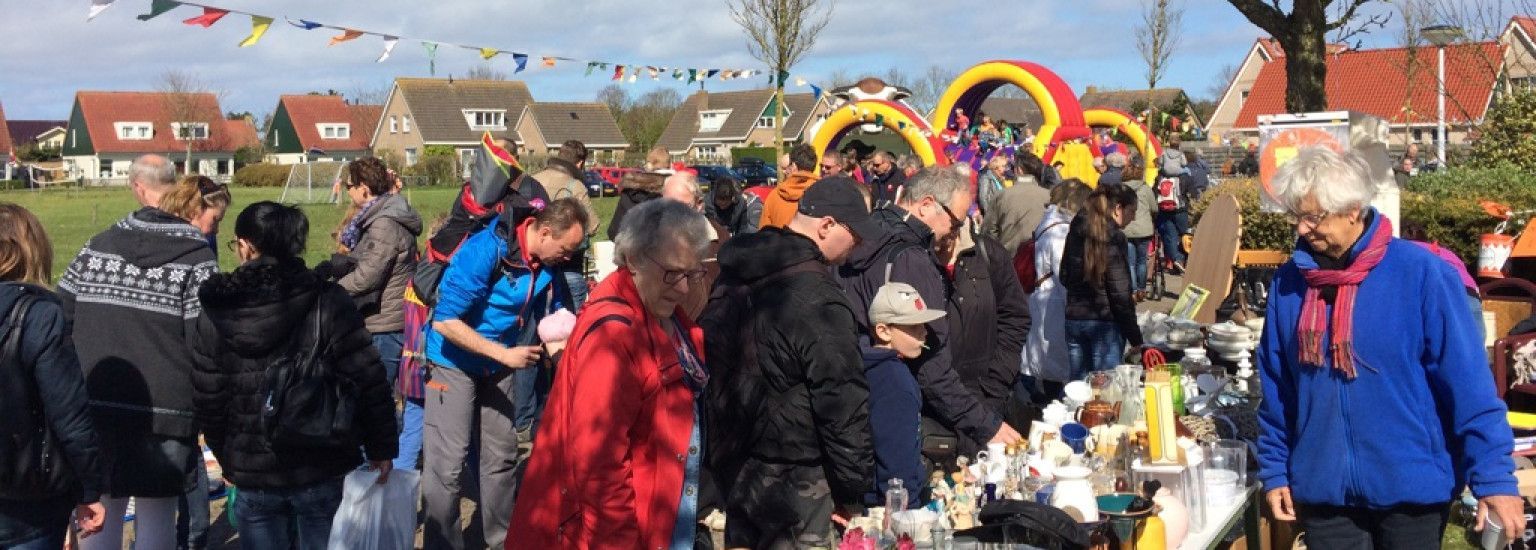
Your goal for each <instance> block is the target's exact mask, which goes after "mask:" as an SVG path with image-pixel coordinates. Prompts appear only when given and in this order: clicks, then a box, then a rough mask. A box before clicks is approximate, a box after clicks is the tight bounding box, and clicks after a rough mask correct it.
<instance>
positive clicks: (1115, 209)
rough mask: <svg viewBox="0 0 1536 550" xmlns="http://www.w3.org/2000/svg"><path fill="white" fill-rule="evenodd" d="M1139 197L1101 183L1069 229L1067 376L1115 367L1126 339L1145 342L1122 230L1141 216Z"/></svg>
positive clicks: (1064, 260) (1065, 260) (1065, 261)
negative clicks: (1068, 367)
mask: <svg viewBox="0 0 1536 550" xmlns="http://www.w3.org/2000/svg"><path fill="white" fill-rule="evenodd" d="M1136 201H1137V199H1136V191H1134V190H1132V189H1131V188H1129V187H1126V186H1124V185H1108V186H1104V187H1100V188H1098V189H1096V190H1094V192H1093V194H1092V195H1089V196H1088V201H1087V203H1085V204H1084V205H1083V209H1082V211H1081V212H1078V214H1077V217H1076V218H1073V219H1072V225H1071V226H1070V227H1069V228H1068V229H1067V241H1066V247H1065V249H1064V250H1063V252H1062V257H1061V278H1060V282H1061V284H1063V285H1064V286H1066V289H1067V311H1066V325H1065V328H1066V337H1067V358H1068V361H1069V362H1070V364H1071V368H1072V372H1071V377H1070V378H1068V380H1075V379H1078V378H1081V377H1082V376H1083V375H1085V374H1087V373H1089V372H1094V371H1101V370H1106V369H1111V368H1114V366H1115V365H1117V364H1119V363H1120V357H1121V355H1122V354H1123V353H1124V352H1125V343H1126V341H1130V343H1131V345H1133V346H1137V347H1140V346H1141V345H1142V341H1141V329H1140V327H1139V326H1138V325H1137V324H1136V301H1135V300H1134V299H1133V298H1132V296H1131V292H1132V288H1131V271H1130V264H1129V263H1128V262H1127V260H1126V251H1127V250H1129V249H1128V248H1127V245H1126V239H1125V232H1124V231H1123V229H1124V227H1125V226H1126V224H1129V223H1130V222H1131V219H1132V218H1134V217H1135V216H1136Z"/></svg>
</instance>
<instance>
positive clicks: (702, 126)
mask: <svg viewBox="0 0 1536 550" xmlns="http://www.w3.org/2000/svg"><path fill="white" fill-rule="evenodd" d="M730 116H731V110H730V109H714V110H710V111H699V131H700V132H719V131H720V128H721V127H723V126H725V119H727V118H730Z"/></svg>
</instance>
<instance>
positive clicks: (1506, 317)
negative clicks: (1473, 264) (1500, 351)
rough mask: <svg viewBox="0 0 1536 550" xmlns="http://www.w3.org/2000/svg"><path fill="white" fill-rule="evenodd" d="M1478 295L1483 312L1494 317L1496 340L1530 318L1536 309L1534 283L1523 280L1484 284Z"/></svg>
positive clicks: (1503, 280)
mask: <svg viewBox="0 0 1536 550" xmlns="http://www.w3.org/2000/svg"><path fill="white" fill-rule="evenodd" d="M1478 294H1480V295H1481V296H1482V299H1483V311H1488V312H1492V313H1493V315H1494V330H1493V334H1494V336H1495V337H1496V338H1501V337H1503V336H1504V335H1506V334H1509V329H1511V328H1514V326H1515V324H1516V323H1519V322H1520V321H1524V320H1525V319H1526V318H1528V317H1530V316H1531V312H1532V308H1533V307H1536V283H1532V282H1530V281H1527V280H1525V279H1520V278H1515V277H1508V278H1504V279H1498V280H1495V281H1491V282H1488V283H1484V284H1483V285H1482V286H1481V287H1478Z"/></svg>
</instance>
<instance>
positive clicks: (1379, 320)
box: [1258, 214, 1518, 509]
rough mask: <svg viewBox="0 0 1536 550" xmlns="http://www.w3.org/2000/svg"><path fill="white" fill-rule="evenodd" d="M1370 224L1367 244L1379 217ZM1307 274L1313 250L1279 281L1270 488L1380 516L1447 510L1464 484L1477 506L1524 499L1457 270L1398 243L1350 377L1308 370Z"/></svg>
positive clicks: (1363, 305) (1267, 457) (1268, 433)
mask: <svg viewBox="0 0 1536 550" xmlns="http://www.w3.org/2000/svg"><path fill="white" fill-rule="evenodd" d="M1371 220H1372V221H1371V224H1370V227H1369V228H1368V229H1367V231H1366V234H1367V235H1369V234H1370V233H1371V231H1374V230H1375V227H1376V226H1377V225H1379V224H1380V223H1381V222H1380V220H1381V216H1380V215H1379V214H1378V215H1373V216H1371ZM1366 241H1367V239H1361V240H1360V242H1358V243H1356V244H1355V246H1354V248H1353V249H1352V250H1351V251H1350V257H1351V258H1353V257H1355V256H1357V255H1358V254H1359V253H1360V252H1362V251H1363V250H1364V249H1365V245H1366ZM1298 265H1301V266H1315V265H1317V263H1316V261H1315V260H1314V259H1313V256H1312V254H1311V251H1310V249H1309V248H1308V247H1307V245H1306V244H1305V243H1304V242H1302V243H1299V244H1298V245H1297V251H1296V253H1295V255H1294V256H1292V261H1290V262H1287V263H1286V264H1285V265H1283V266H1281V267H1280V270H1279V271H1278V272H1277V273H1276V274H1275V280H1274V283H1273V285H1272V286H1271V291H1270V297H1269V308H1268V313H1267V316H1266V321H1265V323H1264V334H1263V339H1262V342H1261V343H1260V347H1259V356H1258V359H1259V367H1260V370H1259V374H1260V377H1261V380H1262V385H1263V391H1264V401H1263V405H1262V406H1261V407H1260V410H1259V422H1260V426H1261V427H1262V430H1261V432H1260V435H1259V440H1258V453H1259V479H1260V481H1262V482H1263V483H1264V488H1265V489H1266V490H1268V489H1275V488H1278V487H1287V486H1289V487H1290V488H1291V497H1292V498H1293V499H1294V500H1295V501H1296V502H1297V503H1302V504H1312V505H1330V506H1350V507H1364V508H1372V509H1385V508H1390V507H1394V506H1399V505H1408V504H1441V503H1445V502H1447V501H1449V500H1452V499H1453V498H1454V497H1455V495H1456V494H1457V493H1458V492H1459V491H1460V488H1461V487H1462V486H1464V485H1466V486H1470V487H1471V489H1472V493H1473V494H1474V495H1475V496H1477V497H1479V498H1481V497H1485V496H1489V495H1515V494H1518V493H1517V491H1516V485H1515V478H1514V473H1513V472H1514V462H1513V461H1512V460H1511V459H1510V452H1511V451H1512V450H1513V447H1514V442H1513V438H1512V435H1511V432H1510V429H1509V424H1508V421H1507V419H1506V418H1505V407H1504V403H1503V402H1501V401H1499V399H1498V397H1497V396H1496V395H1495V393H1494V387H1493V381H1492V380H1491V378H1492V375H1491V374H1490V373H1489V369H1488V357H1487V355H1486V354H1485V352H1484V350H1483V346H1482V342H1481V340H1480V339H1479V338H1478V329H1477V321H1476V320H1474V319H1473V318H1472V312H1471V311H1470V310H1468V309H1467V307H1466V297H1465V292H1464V291H1463V290H1462V288H1461V283H1460V280H1459V279H1458V277H1457V275H1456V273H1454V272H1453V271H1452V269H1451V267H1450V266H1449V265H1447V264H1446V263H1445V262H1443V261H1440V259H1439V258H1436V257H1435V256H1434V254H1431V253H1429V252H1428V251H1426V250H1424V249H1423V248H1420V247H1418V246H1415V245H1413V244H1412V243H1409V242H1408V241H1403V240H1400V239H1393V240H1392V241H1391V243H1390V244H1388V247H1387V253H1386V256H1385V257H1384V258H1383V259H1382V261H1381V263H1379V264H1377V266H1376V268H1375V269H1373V270H1371V272H1370V274H1369V275H1367V276H1366V278H1365V281H1364V282H1362V283H1361V284H1360V288H1359V291H1358V294H1357V297H1356V300H1355V316H1354V323H1355V324H1354V329H1355V330H1354V345H1355V350H1356V356H1357V357H1358V358H1359V361H1358V362H1357V365H1356V371H1357V372H1358V376H1357V377H1356V378H1355V379H1354V380H1348V379H1346V378H1344V377H1343V376H1342V375H1341V374H1340V373H1339V372H1338V371H1337V370H1335V369H1334V368H1333V365H1332V359H1331V358H1327V359H1325V362H1327V363H1328V364H1326V365H1323V366H1322V367H1321V368H1319V367H1315V366H1310V365H1302V364H1300V363H1299V361H1298V359H1297V352H1298V350H1299V341H1298V338H1297V330H1296V327H1297V320H1298V319H1299V318H1300V315H1301V306H1302V301H1303V297H1304V295H1305V293H1306V289H1307V285H1306V281H1305V280H1304V279H1303V278H1302V273H1301V269H1300V268H1298ZM1329 311H1330V313H1329V318H1330V319H1331V316H1332V314H1331V311H1332V304H1330V306H1329ZM1329 329H1330V331H1331V329H1332V327H1331V326H1330V327H1329ZM1323 338H1324V342H1328V341H1331V338H1332V335H1331V334H1326V335H1324V337H1323ZM1325 355H1327V354H1325Z"/></svg>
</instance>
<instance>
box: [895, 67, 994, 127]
mask: <svg viewBox="0 0 1536 550" xmlns="http://www.w3.org/2000/svg"><path fill="white" fill-rule="evenodd" d="M958 75H959V73H958V72H956V71H955V70H954V69H951V68H948V67H942V66H939V65H929V66H928V70H926V71H924V72H923V74H922V76H919V77H917V79H915V80H913V81H912V86H911V87H910V88H909V89H910V90H912V97H911V98H910V99H908V100H907V102H908V103H911V104H912V107H914V108H916V109H917V112H918V113H920V114H923V115H924V116H930V117H931V116H933V109H934V108H935V107H937V106H938V104H939V98H940V97H941V96H943V95H944V90H947V89H949V84H950V83H951V82H954V81H955V77H956V76H958ZM1005 87H1006V86H1005Z"/></svg>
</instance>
